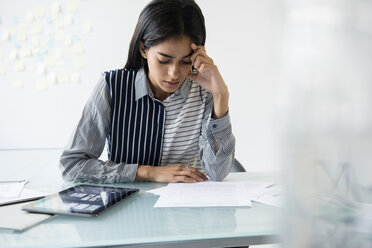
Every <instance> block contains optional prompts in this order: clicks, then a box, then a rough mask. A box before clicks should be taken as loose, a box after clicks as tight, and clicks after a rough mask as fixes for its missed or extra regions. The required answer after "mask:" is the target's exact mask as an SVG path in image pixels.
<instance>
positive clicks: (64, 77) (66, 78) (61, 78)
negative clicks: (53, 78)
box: [58, 72, 70, 84]
mask: <svg viewBox="0 0 372 248" xmlns="http://www.w3.org/2000/svg"><path fill="white" fill-rule="evenodd" d="M58 82H60V83H62V84H66V83H69V82H70V75H69V74H68V73H67V72H63V73H60V74H58Z"/></svg>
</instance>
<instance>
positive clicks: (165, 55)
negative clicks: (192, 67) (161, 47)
mask: <svg viewBox="0 0 372 248" xmlns="http://www.w3.org/2000/svg"><path fill="white" fill-rule="evenodd" d="M193 53H194V50H192V51H191V52H190V53H189V54H188V55H186V56H184V57H182V58H183V59H185V58H188V57H190V56H191V55H192V54H193ZM158 54H159V55H161V56H164V57H167V58H172V59H173V58H174V57H173V56H171V55H168V54H165V53H162V52H158Z"/></svg>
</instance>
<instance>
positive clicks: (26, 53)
mask: <svg viewBox="0 0 372 248" xmlns="http://www.w3.org/2000/svg"><path fill="white" fill-rule="evenodd" d="M20 55H21V57H23V58H25V57H30V56H31V48H30V47H29V46H23V47H21V51H20Z"/></svg>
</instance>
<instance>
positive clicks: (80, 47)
mask: <svg viewBox="0 0 372 248" xmlns="http://www.w3.org/2000/svg"><path fill="white" fill-rule="evenodd" d="M73 49H74V53H76V54H82V53H84V46H83V43H81V42H80V41H78V42H76V43H74V45H73Z"/></svg>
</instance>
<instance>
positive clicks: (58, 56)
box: [54, 48, 63, 59]
mask: <svg viewBox="0 0 372 248" xmlns="http://www.w3.org/2000/svg"><path fill="white" fill-rule="evenodd" d="M54 57H55V58H56V59H61V58H62V57H63V53H62V49H61V48H56V49H55V50H54Z"/></svg>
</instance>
